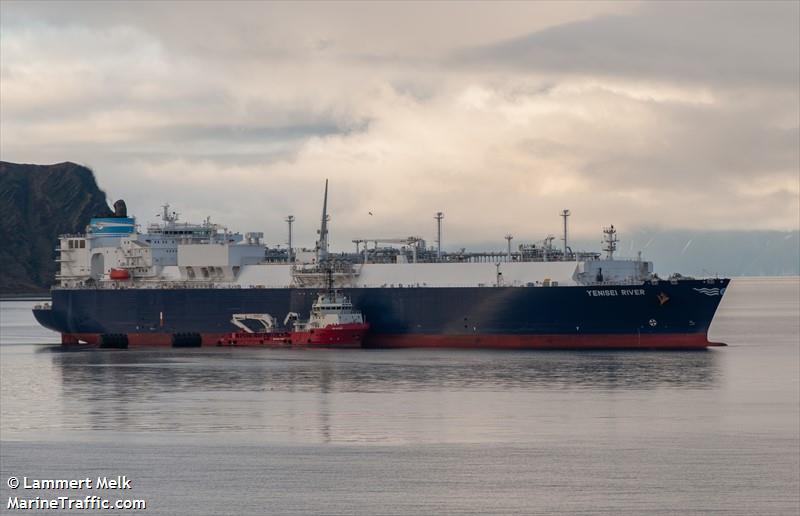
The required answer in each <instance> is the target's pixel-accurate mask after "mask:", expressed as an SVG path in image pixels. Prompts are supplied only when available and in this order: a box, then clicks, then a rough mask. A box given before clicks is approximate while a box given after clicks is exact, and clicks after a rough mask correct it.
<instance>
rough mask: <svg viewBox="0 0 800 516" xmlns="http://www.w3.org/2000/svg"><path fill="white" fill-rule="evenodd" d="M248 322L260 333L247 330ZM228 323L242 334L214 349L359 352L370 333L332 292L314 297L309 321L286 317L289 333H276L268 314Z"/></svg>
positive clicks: (347, 302) (229, 337)
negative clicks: (365, 337) (332, 349)
mask: <svg viewBox="0 0 800 516" xmlns="http://www.w3.org/2000/svg"><path fill="white" fill-rule="evenodd" d="M248 320H250V321H255V322H257V323H259V324H260V325H261V326H262V328H260V331H254V330H253V329H251V328H250V327H249V326H247V325H246V324H245V323H244V321H248ZM231 322H232V323H233V324H234V325H236V326H238V327H239V328H241V329H242V331H239V332H234V333H230V334H228V335H226V336H225V337H223V338H222V339H220V340H219V342H218V343H217V345H219V346H236V347H239V346H242V347H248V346H258V347H261V346H265V347H289V346H296V347H329V348H359V347H361V344H362V343H363V341H364V335H365V334H366V333H367V330H369V324H368V323H366V322H364V316H363V315H362V314H361V312H360V311H358V310H356V309H354V308H353V303H351V302H350V299H349V298H348V297H347V296H345V295H343V294H341V293H339V292H336V291H334V290H333V289H329V290H328V291H327V292H324V293H320V294H319V295H318V296H317V299H316V301H314V304H313V305H312V307H311V316H310V318H309V320H308V321H305V322H301V321H298V320H297V314H296V313H290V314H289V315H287V316H286V320H285V321H284V325H285V326H287V327H290V328H291V330H289V331H284V330H280V329H277V328H276V325H275V318H274V317H272V316H271V315H270V314H233V318H232V319H231Z"/></svg>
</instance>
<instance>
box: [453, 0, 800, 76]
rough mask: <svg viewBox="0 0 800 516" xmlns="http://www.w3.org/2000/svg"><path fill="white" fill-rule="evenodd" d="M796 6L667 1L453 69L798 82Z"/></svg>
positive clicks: (561, 30) (799, 19) (512, 45)
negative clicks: (474, 67)
mask: <svg viewBox="0 0 800 516" xmlns="http://www.w3.org/2000/svg"><path fill="white" fill-rule="evenodd" d="M799 24H800V3H798V2H749V3H748V2H705V3H703V2H685V3H679V2H665V3H649V4H645V5H644V6H643V7H642V8H641V9H639V10H637V11H636V12H634V13H632V14H628V15H614V16H601V17H597V18H594V19H589V20H585V21H578V22H573V23H567V24H563V25H560V26H557V27H553V28H549V29H545V30H542V31H538V32H534V33H532V34H529V35H527V36H523V37H518V38H514V39H511V40H508V41H504V42H500V43H496V44H490V45H486V46H481V47H477V48H471V49H465V50H462V51H460V52H457V53H456V54H454V55H453V57H452V60H451V62H453V63H454V64H458V65H461V66H481V67H484V68H488V69H498V68H499V69H505V70H515V71H523V72H537V71H540V72H541V71H552V72H562V73H576V74H582V75H598V74H599V75H617V76H625V77H633V78H639V79H641V78H648V77H649V78H657V79H667V80H670V81H676V82H677V81H687V80H690V81H709V82H713V83H717V84H719V83H726V82H730V81H733V82H735V83H737V84H741V83H745V84H752V83H756V84H758V83H772V82H774V83H777V84H781V85H783V86H791V87H794V86H796V85H797V82H798V76H799V75H800V39H799V37H800V36H798V35H799V34H800V30H798V25H799Z"/></svg>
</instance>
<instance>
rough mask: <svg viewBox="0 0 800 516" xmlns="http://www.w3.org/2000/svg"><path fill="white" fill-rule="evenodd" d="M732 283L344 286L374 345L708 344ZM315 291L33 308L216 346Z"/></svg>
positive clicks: (89, 326) (93, 300) (78, 336)
mask: <svg viewBox="0 0 800 516" xmlns="http://www.w3.org/2000/svg"><path fill="white" fill-rule="evenodd" d="M728 282H729V280H727V279H717V280H683V281H679V282H669V281H660V282H657V283H646V284H643V285H637V286H630V285H624V286H623V285H616V286H615V285H603V286H586V287H584V286H557V287H475V288H430V287H428V288H356V289H344V293H345V294H346V295H348V296H349V297H350V298H351V300H352V302H353V304H354V306H355V307H356V308H357V309H359V310H361V311H362V313H363V314H364V316H365V318H366V320H367V321H368V322H369V324H370V331H369V334H368V335H367V337H366V339H365V343H364V344H365V345H366V346H372V347H414V346H435V347H480V348H617V347H619V348H702V347H705V346H708V345H710V343H709V342H708V340H707V337H706V335H707V332H708V328H709V326H710V324H711V321H712V319H713V317H714V313H715V312H716V309H717V307H718V305H719V303H720V301H721V299H722V297H723V295H724V292H725V289H726V288H727V286H728ZM316 295H317V291H316V290H314V289H297V288H279V289H261V288H223V289H119V290H112V289H61V288H57V289H54V290H53V291H52V307H51V308H50V309H37V310H34V314H35V316H36V319H37V320H38V321H39V322H40V323H41V324H42V325H43V326H45V327H47V328H50V329H51V330H54V331H57V332H59V333H61V334H62V336H63V342H65V343H78V342H87V343H97V342H101V341H102V336H103V335H116V336H125V340H126V344H130V345H170V343H174V342H175V335H185V334H194V335H197V336H199V339H201V340H202V344H204V345H211V344H215V343H216V342H217V341H218V339H219V338H220V337H221V336H222V335H224V334H226V333H228V332H231V331H234V330H235V327H234V326H233V325H232V324H231V322H230V319H231V315H232V314H234V313H269V314H271V315H273V316H274V317H276V318H277V319H278V320H279V321H281V320H283V318H284V317H285V315H286V314H287V313H288V312H296V313H298V314H300V316H301V317H306V316H307V314H308V312H309V310H310V309H311V304H312V302H313V301H314V299H315V298H316Z"/></svg>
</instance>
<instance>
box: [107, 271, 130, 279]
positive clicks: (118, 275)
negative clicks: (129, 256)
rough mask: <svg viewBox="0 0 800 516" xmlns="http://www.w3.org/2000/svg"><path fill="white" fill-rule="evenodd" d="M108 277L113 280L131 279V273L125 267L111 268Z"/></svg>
mask: <svg viewBox="0 0 800 516" xmlns="http://www.w3.org/2000/svg"><path fill="white" fill-rule="evenodd" d="M108 277H109V278H111V279H112V280H126V279H131V275H130V273H129V272H128V271H126V270H125V269H111V272H109V273H108Z"/></svg>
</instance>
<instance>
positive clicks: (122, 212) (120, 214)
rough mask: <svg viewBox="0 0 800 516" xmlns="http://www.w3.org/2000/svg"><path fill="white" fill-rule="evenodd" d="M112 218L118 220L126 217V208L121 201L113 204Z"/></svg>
mask: <svg viewBox="0 0 800 516" xmlns="http://www.w3.org/2000/svg"><path fill="white" fill-rule="evenodd" d="M114 216H115V217H117V218H120V219H124V218H127V217H128V207H127V206H126V205H125V201H123V200H122V199H120V200H118V201H117V202H115V203H114Z"/></svg>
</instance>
